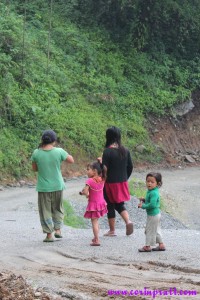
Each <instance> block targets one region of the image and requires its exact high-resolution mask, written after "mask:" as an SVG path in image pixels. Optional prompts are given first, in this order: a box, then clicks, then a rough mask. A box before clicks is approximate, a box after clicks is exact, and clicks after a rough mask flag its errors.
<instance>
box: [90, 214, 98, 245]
mask: <svg viewBox="0 0 200 300" xmlns="http://www.w3.org/2000/svg"><path fill="white" fill-rule="evenodd" d="M91 222H92V230H93V233H94V239H93V242H94V243H99V222H98V219H97V218H95V219H91Z"/></svg>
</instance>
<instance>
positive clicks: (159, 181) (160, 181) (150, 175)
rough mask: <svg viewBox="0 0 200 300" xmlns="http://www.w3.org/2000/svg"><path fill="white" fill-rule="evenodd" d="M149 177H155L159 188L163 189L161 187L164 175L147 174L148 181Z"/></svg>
mask: <svg viewBox="0 0 200 300" xmlns="http://www.w3.org/2000/svg"><path fill="white" fill-rule="evenodd" d="M148 177H154V178H155V180H156V182H157V184H158V187H161V185H162V175H161V174H160V173H155V172H151V173H148V174H147V176H146V180H147V178H148Z"/></svg>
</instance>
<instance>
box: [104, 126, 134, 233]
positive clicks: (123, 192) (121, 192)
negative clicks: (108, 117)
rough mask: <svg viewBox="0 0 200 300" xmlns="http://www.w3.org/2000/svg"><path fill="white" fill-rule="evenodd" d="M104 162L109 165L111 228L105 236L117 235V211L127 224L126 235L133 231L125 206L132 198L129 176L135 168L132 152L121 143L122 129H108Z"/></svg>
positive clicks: (107, 196)
mask: <svg viewBox="0 0 200 300" xmlns="http://www.w3.org/2000/svg"><path fill="white" fill-rule="evenodd" d="M102 164H103V165H105V166H106V167H107V179H106V183H105V188H104V197H105V200H106V202H107V208H108V214H107V216H108V223H109V227H110V230H109V231H108V232H107V233H105V234H104V235H105V236H115V235H116V234H115V211H117V212H118V213H119V214H120V215H121V217H122V218H123V220H124V222H125V224H126V235H130V234H132V233H133V223H132V222H131V221H130V220H129V215H128V212H127V210H126V208H125V206H124V202H125V201H129V200H130V193H129V188H128V178H129V177H130V175H131V173H132V170H133V163H132V160H131V156H130V152H129V150H128V149H126V148H125V147H124V146H123V145H122V144H121V132H120V129H119V128H117V127H115V126H112V127H110V128H108V129H107V131H106V145H105V149H104V152H103V157H102Z"/></svg>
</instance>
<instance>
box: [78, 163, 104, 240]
mask: <svg viewBox="0 0 200 300" xmlns="http://www.w3.org/2000/svg"><path fill="white" fill-rule="evenodd" d="M87 175H88V179H87V181H86V185H85V187H84V188H83V190H82V191H81V192H80V195H85V196H86V197H87V198H88V205H87V208H86V212H85V214H84V218H89V219H91V222H92V229H93V233H94V238H93V239H92V243H91V244H90V245H91V246H100V241H99V223H98V219H99V218H100V217H103V216H104V215H105V214H107V212H108V211H107V204H106V201H105V199H104V196H103V188H104V183H105V179H106V167H105V166H102V164H100V163H99V162H93V163H91V164H89V165H88V166H87Z"/></svg>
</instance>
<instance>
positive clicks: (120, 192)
mask: <svg viewBox="0 0 200 300" xmlns="http://www.w3.org/2000/svg"><path fill="white" fill-rule="evenodd" d="M105 191H106V196H107V197H108V200H109V201H110V202H111V203H120V202H125V201H129V200H130V192H129V186H128V181H125V182H118V183H107V182H106V183H105Z"/></svg>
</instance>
